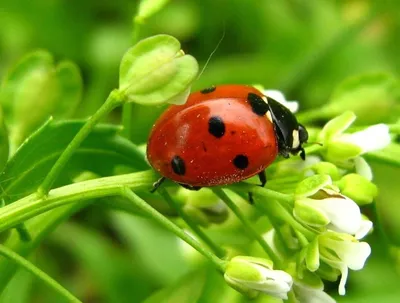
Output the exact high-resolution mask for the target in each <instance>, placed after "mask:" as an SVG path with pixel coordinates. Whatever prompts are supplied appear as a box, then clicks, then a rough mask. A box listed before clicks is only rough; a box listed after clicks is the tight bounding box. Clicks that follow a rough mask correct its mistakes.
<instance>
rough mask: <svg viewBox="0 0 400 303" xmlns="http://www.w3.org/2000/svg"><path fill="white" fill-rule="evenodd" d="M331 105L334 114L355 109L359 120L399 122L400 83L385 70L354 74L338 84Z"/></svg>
mask: <svg viewBox="0 0 400 303" xmlns="http://www.w3.org/2000/svg"><path fill="white" fill-rule="evenodd" d="M328 108H330V110H331V111H332V112H333V113H334V114H338V113H340V112H341V111H343V110H344V109H346V110H351V111H354V112H355V114H356V115H357V117H359V118H358V120H357V123H362V124H374V123H382V122H388V123H391V122H395V121H396V120H397V119H398V117H399V115H400V82H399V80H398V79H396V78H395V77H393V76H392V75H390V74H385V73H370V74H364V75H359V76H356V77H351V78H349V79H346V80H345V81H344V82H343V83H342V84H340V85H339V86H338V87H337V89H336V90H335V92H334V93H333V96H332V98H331V101H330V104H329V105H328Z"/></svg>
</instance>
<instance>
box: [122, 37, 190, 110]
mask: <svg viewBox="0 0 400 303" xmlns="http://www.w3.org/2000/svg"><path fill="white" fill-rule="evenodd" d="M180 47H181V45H180V43H179V41H178V40H177V39H175V38H174V37H172V36H168V35H157V36H153V37H150V38H147V39H144V40H142V41H140V42H138V43H137V44H136V45H135V46H133V47H132V48H131V49H129V50H128V51H127V52H126V53H125V55H124V57H123V58H122V61H121V66H120V79H119V84H120V87H119V89H120V91H121V92H123V93H124V94H125V97H126V100H127V101H128V102H135V103H139V104H147V105H151V104H160V103H164V102H167V101H169V100H173V101H174V103H176V102H177V100H176V97H177V96H179V95H180V96H181V97H182V96H183V97H184V96H185V94H184V93H185V92H187V91H188V88H189V87H190V85H191V84H192V82H193V81H194V80H195V77H196V75H197V72H198V64H197V61H196V59H195V58H193V57H192V56H189V55H185V54H184V53H183V52H182V51H181V49H180ZM182 94H183V95H182ZM183 101H185V100H183ZM181 103H182V102H181Z"/></svg>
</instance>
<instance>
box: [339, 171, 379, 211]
mask: <svg viewBox="0 0 400 303" xmlns="http://www.w3.org/2000/svg"><path fill="white" fill-rule="evenodd" d="M337 185H338V186H339V188H340V191H341V193H342V194H343V195H345V196H347V197H349V198H350V199H352V200H354V201H355V202H356V203H357V204H358V205H365V204H369V203H372V201H373V200H374V198H376V196H377V195H378V188H377V186H376V185H375V184H373V183H372V182H370V181H368V180H367V179H366V178H364V177H363V176H360V175H358V174H348V175H346V176H344V177H343V178H342V179H341V180H340V181H338V182H337Z"/></svg>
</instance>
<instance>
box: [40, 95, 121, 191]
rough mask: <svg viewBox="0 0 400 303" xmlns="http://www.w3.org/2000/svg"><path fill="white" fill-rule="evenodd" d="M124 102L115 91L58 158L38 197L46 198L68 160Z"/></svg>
mask: <svg viewBox="0 0 400 303" xmlns="http://www.w3.org/2000/svg"><path fill="white" fill-rule="evenodd" d="M121 102H122V96H121V93H120V92H119V91H118V90H116V89H115V90H113V91H112V92H111V93H110V95H109V96H108V98H107V100H106V102H105V103H104V104H103V105H102V106H101V107H100V108H99V110H98V111H97V112H96V113H95V114H94V115H93V116H91V117H90V118H89V119H88V121H87V122H86V124H85V125H84V126H83V127H82V128H81V129H80V130H79V132H78V133H77V134H76V136H75V138H74V139H73V140H72V141H71V142H70V143H69V145H68V146H67V148H66V149H65V150H64V152H63V153H62V154H61V156H60V157H59V158H58V160H57V161H56V163H55V164H54V165H53V167H52V168H51V170H50V172H49V173H48V175H47V176H46V178H45V179H44V181H43V182H42V184H41V185H40V186H39V188H38V189H37V195H38V196H39V197H43V196H46V195H47V194H48V192H49V190H50V188H51V186H52V185H53V183H54V181H55V180H56V179H57V177H58V175H59V174H60V173H61V171H62V170H63V168H64V166H65V165H66V164H67V162H68V160H69V159H70V158H71V156H72V155H73V153H74V152H75V150H76V149H77V148H78V147H79V145H80V144H81V143H82V141H83V140H85V139H86V137H87V136H88V135H89V134H90V132H91V131H92V129H93V127H94V126H95V125H96V124H97V123H98V122H99V121H100V120H101V118H103V117H104V116H105V115H107V114H108V113H109V112H111V110H113V109H114V108H115V107H117V106H118V105H120V104H121Z"/></svg>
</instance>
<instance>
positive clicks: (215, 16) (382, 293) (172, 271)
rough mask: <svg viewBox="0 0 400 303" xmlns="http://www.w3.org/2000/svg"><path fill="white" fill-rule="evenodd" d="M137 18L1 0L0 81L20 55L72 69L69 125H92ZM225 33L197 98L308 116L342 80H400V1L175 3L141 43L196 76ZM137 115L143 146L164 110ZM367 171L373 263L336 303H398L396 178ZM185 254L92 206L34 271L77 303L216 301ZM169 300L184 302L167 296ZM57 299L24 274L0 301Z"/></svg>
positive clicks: (390, 170) (50, 1)
mask: <svg viewBox="0 0 400 303" xmlns="http://www.w3.org/2000/svg"><path fill="white" fill-rule="evenodd" d="M136 7H137V1H127V0H115V1H93V0H86V1H77V0H64V1H61V0H35V1H29V0H1V1H0V76H1V77H3V76H4V75H5V73H6V72H7V69H8V68H9V67H10V66H11V65H12V64H14V63H15V62H16V61H17V60H18V59H19V58H20V57H21V56H23V55H24V54H26V53H27V52H29V51H32V50H36V49H46V50H48V51H50V52H51V53H52V54H53V55H54V57H55V59H56V61H59V60H62V59H70V60H72V61H74V62H75V63H77V64H78V66H79V67H80V69H81V73H82V77H83V81H84V94H83V97H82V101H81V104H80V106H79V109H78V110H77V112H76V114H75V117H77V118H81V117H86V116H88V115H90V114H92V113H93V112H94V111H95V110H96V109H97V108H98V107H99V106H100V105H101V104H102V103H103V102H104V100H105V98H106V97H107V95H108V93H109V92H110V90H111V89H113V88H115V87H117V86H118V69H119V61H120V59H121V57H122V55H123V53H124V52H125V51H126V50H127V48H128V47H129V46H131V44H132V29H133V21H132V20H133V15H134V13H135V10H136ZM224 32H225V37H224V39H223V40H222V42H221V45H220V47H219V48H218V49H217V51H216V53H215V54H214V56H213V57H212V58H211V61H210V63H209V65H208V66H207V68H206V69H205V71H204V73H203V74H202V75H201V77H200V79H199V80H198V81H196V82H195V84H194V89H200V88H204V87H207V86H210V85H215V84H221V83H244V84H255V83H258V84H262V85H264V86H265V87H266V88H276V89H281V90H282V91H283V92H284V93H285V95H286V96H287V99H288V100H299V101H300V107H301V109H310V108H316V107H318V106H321V105H323V104H325V103H326V102H328V100H329V98H330V96H331V94H332V92H333V90H334V89H335V87H336V86H337V85H338V84H340V83H341V82H342V81H343V80H344V79H345V78H347V77H349V76H355V75H359V74H361V73H366V72H388V73H391V74H393V75H394V76H396V77H398V73H399V71H400V56H399V37H400V3H399V2H398V1H372V0H371V1H361V0H360V1H327V0H319V1H317V0H314V1H305V0H304V1H302V0H290V1H289V0H284V1H282V0H270V1H261V0H246V1H243V0H225V1H222V0H221V1H217V0H197V1H196V0H172V1H170V2H169V3H168V5H167V6H166V7H165V8H164V9H163V10H161V11H160V12H158V13H157V14H156V15H154V16H153V17H151V18H150V19H149V20H147V21H146V23H145V24H143V25H142V27H141V30H140V32H139V35H140V37H146V36H149V35H153V34H159V33H166V34H170V35H173V36H175V37H177V38H178V39H179V40H180V41H181V42H182V48H183V49H184V50H185V52H187V53H190V54H192V55H193V56H195V57H196V58H197V59H198V61H199V62H200V64H201V66H203V65H204V63H205V62H206V60H207V59H208V58H209V56H210V54H211V52H212V51H213V50H214V48H215V47H216V45H217V43H218V41H219V40H220V39H221V37H222V35H223V33H224ZM360 102H362V100H361V101H360ZM134 110H135V111H134V119H133V120H134V121H135V123H136V125H138V126H140V127H135V128H134V133H133V136H132V138H131V139H132V141H134V142H135V143H139V144H140V143H145V142H146V138H147V135H148V130H149V128H150V127H151V125H152V123H153V121H154V120H155V119H156V117H157V116H158V115H159V113H160V112H161V111H162V110H163V108H162V107H160V108H152V109H150V110H149V108H146V107H141V106H135V108H134ZM370 114H371V115H373V112H371V113H370ZM118 115H119V112H116V113H115V121H118V120H117V119H118ZM372 165H373V168H374V170H375V176H376V183H377V184H378V185H379V188H380V192H381V195H380V197H379V199H378V201H377V204H376V205H375V206H374V207H368V209H366V212H367V213H368V215H369V216H370V217H371V218H372V219H373V221H374V222H375V233H374V234H373V235H372V236H370V237H369V241H370V242H371V244H372V247H373V253H372V256H371V257H370V259H369V261H368V263H367V266H366V268H365V269H364V270H363V271H361V272H356V273H353V272H352V273H351V274H350V280H349V282H348V287H347V291H348V295H347V296H346V297H344V298H338V301H339V302H400V288H399V287H398V286H399V282H398V281H399V279H400V276H399V275H398V273H399V271H400V253H399V251H400V250H399V249H396V247H395V246H393V245H395V244H396V243H397V244H400V223H399V222H400V199H399V194H400V190H399V187H398V185H397V184H398V182H399V181H398V178H399V177H400V169H399V168H398V167H397V168H395V167H390V166H388V165H387V164H382V163H372ZM396 178H397V179H396ZM160 247H161V248H162V249H160ZM184 254H186V251H185V250H182V247H181V246H180V244H179V243H178V241H177V239H176V238H175V237H174V236H172V235H170V234H169V233H168V232H166V231H163V230H161V229H160V228H159V227H158V226H155V225H154V224H153V223H151V222H149V221H147V220H145V219H142V218H138V217H133V216H130V215H126V214H123V213H119V212H116V211H115V210H113V209H112V208H111V207H109V206H106V205H102V206H100V207H99V206H98V205H97V206H91V207H89V208H87V209H85V210H84V211H81V212H80V213H79V214H78V215H76V216H75V217H74V220H72V221H69V223H66V224H63V225H62V226H61V227H59V228H58V229H57V230H56V231H55V232H54V233H52V235H51V236H50V237H49V238H48V239H46V240H45V241H44V243H43V244H41V245H40V246H39V248H38V249H37V251H36V252H35V254H34V255H33V256H32V260H33V261H34V262H35V263H36V264H38V265H39V267H41V268H43V269H44V270H45V271H46V272H48V273H49V274H50V275H51V276H52V277H54V278H55V279H57V280H58V281H59V282H60V283H61V284H63V285H64V286H66V287H67V288H68V289H70V290H71V291H72V292H73V293H75V294H76V295H77V296H78V297H79V298H82V300H83V301H84V302H118V303H119V302H140V301H142V300H144V299H145V298H147V297H149V296H151V295H153V294H154V293H155V292H156V291H159V290H160V289H162V288H163V287H170V290H168V289H167V290H166V291H165V292H163V293H162V295H161V297H162V298H163V299H165V300H169V302H196V301H199V302H218V299H216V298H218V297H215V295H216V294H218V292H222V290H221V289H222V288H223V281H222V280H221V279H220V277H219V276H218V275H216V274H214V271H213V270H212V269H211V270H209V269H207V268H203V269H202V270H201V271H197V272H196V273H192V274H190V273H191V270H193V268H192V267H191V266H190V265H189V263H188V261H187V260H186V259H185V258H183V255H184ZM185 260H186V261H185ZM396 260H397V263H396ZM396 271H397V273H396ZM188 273H189V276H190V277H191V278H190V283H188V282H187V281H188V278H187V277H186V278H185V276H184V275H187V274H188ZM0 275H1V273H0ZM206 277H207V278H206ZM182 281H184V282H182ZM178 282H179V283H178ZM171 285H172V286H171ZM335 287H336V285H332V294H335V293H336V290H335ZM173 289H175V292H174V293H175V294H177V293H179V296H177V297H173V296H169V295H168V294H169V293H172V290H173ZM223 289H224V290H226V288H223ZM161 297H160V296H158V297H157V296H156V297H153V301H154V302H161ZM177 298H179V299H177ZM232 298H233V297H232ZM59 300H60V299H59V297H58V295H57V294H54V293H53V292H52V291H51V290H49V289H48V288H47V287H46V286H43V285H42V284H41V283H40V282H37V281H36V280H35V279H33V278H32V277H31V276H30V274H27V273H25V272H23V271H20V272H19V273H18V274H17V275H16V276H15V277H14V278H13V280H12V282H11V283H10V284H9V285H8V287H7V288H6V290H5V291H4V292H3V294H2V295H1V297H0V301H1V302H58V301H59ZM239 300H240V299H238V297H234V298H233V299H232V302H238V301H239ZM153 301H151V300H150V301H149V302H153ZM225 302H226V301H225Z"/></svg>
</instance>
